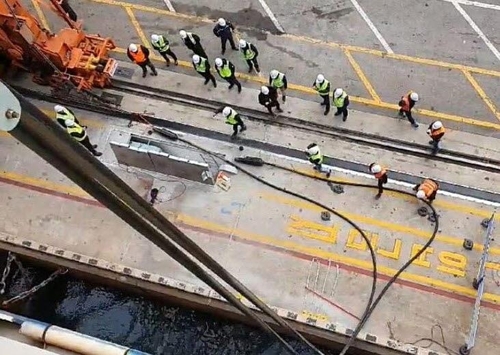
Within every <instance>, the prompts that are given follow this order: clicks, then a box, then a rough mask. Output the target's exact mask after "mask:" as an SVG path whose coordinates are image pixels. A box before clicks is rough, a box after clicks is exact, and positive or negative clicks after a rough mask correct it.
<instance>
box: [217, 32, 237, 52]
mask: <svg viewBox="0 0 500 355" xmlns="http://www.w3.org/2000/svg"><path fill="white" fill-rule="evenodd" d="M227 41H229V44H230V45H231V49H234V50H238V47H236V44H234V39H233V34H232V33H231V34H230V35H229V36H227V37H221V38H220V44H221V47H222V54H224V53H226V43H227Z"/></svg>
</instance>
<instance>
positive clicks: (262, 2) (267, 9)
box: [259, 0, 285, 33]
mask: <svg viewBox="0 0 500 355" xmlns="http://www.w3.org/2000/svg"><path fill="white" fill-rule="evenodd" d="M259 2H260V4H261V5H262V7H263V8H264V11H265V12H266V14H267V16H269V18H270V19H271V21H273V23H274V26H275V27H276V28H277V29H278V31H280V32H281V33H285V30H284V29H283V27H281V25H280V23H279V22H278V19H277V18H276V16H274V14H273V12H272V11H271V9H270V8H269V6H267V4H266V1H265V0H259Z"/></svg>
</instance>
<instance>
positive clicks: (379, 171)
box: [370, 163, 388, 200]
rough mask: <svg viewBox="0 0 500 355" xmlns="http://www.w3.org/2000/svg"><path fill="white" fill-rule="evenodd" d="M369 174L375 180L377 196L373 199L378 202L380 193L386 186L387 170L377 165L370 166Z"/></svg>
mask: <svg viewBox="0 0 500 355" xmlns="http://www.w3.org/2000/svg"><path fill="white" fill-rule="evenodd" d="M370 172H371V173H372V174H373V176H375V178H376V179H377V186H378V194H377V195H376V196H375V198H376V199H377V200H378V199H379V198H380V196H382V193H383V192H384V185H385V184H387V181H388V178H387V170H386V169H385V168H383V167H382V166H380V165H379V164H377V163H372V164H370Z"/></svg>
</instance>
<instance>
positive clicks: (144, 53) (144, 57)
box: [127, 43, 158, 78]
mask: <svg viewBox="0 0 500 355" xmlns="http://www.w3.org/2000/svg"><path fill="white" fill-rule="evenodd" d="M127 56H128V57H129V59H130V60H131V61H132V62H134V63H135V64H137V65H138V66H140V67H141V69H142V77H143V78H145V77H146V75H147V74H148V69H147V68H148V67H149V69H151V75H153V76H156V75H158V72H157V71H156V68H155V66H154V65H153V63H151V60H149V49H147V48H146V47H144V46H143V45H140V44H134V43H131V44H130V45H129V46H128V50H127Z"/></svg>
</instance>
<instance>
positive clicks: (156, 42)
mask: <svg viewBox="0 0 500 355" xmlns="http://www.w3.org/2000/svg"><path fill="white" fill-rule="evenodd" d="M151 45H152V46H153V48H154V49H156V50H157V51H158V53H160V55H161V56H162V57H163V59H165V61H166V62H167V67H169V66H170V59H169V58H168V56H171V57H172V59H173V60H174V64H175V65H178V64H179V62H178V61H177V56H176V55H175V53H174V52H172V50H171V49H170V42H169V41H168V39H166V38H165V36H163V35H156V34H152V35H151Z"/></svg>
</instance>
